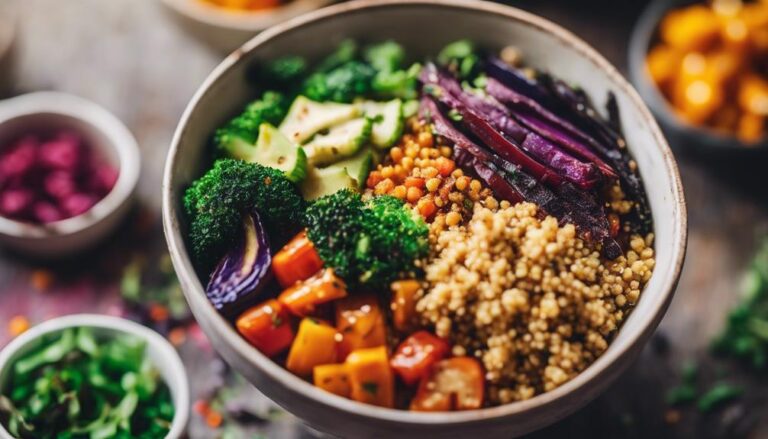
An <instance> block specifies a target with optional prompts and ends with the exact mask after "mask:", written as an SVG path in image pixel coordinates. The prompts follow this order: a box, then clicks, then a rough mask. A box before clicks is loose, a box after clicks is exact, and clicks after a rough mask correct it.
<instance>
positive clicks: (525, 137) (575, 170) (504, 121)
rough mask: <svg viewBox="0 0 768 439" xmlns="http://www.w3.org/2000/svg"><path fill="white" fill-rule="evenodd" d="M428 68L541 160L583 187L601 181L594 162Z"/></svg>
mask: <svg viewBox="0 0 768 439" xmlns="http://www.w3.org/2000/svg"><path fill="white" fill-rule="evenodd" d="M426 69H432V71H431V72H429V74H428V75H427V78H429V79H432V78H435V79H436V80H437V81H436V84H437V85H438V86H440V87H442V88H443V90H446V91H447V92H448V93H450V94H451V95H453V97H455V98H456V99H458V101H460V102H461V103H462V104H463V105H465V106H467V108H469V110H470V111H472V112H474V113H475V114H478V115H481V116H483V117H484V119H485V120H486V121H487V122H488V123H489V124H491V125H492V126H493V127H494V128H495V129H496V130H498V131H499V132H501V134H503V135H504V136H505V137H506V138H507V139H509V140H511V141H514V142H516V144H517V145H519V146H520V147H521V148H522V149H523V150H524V151H525V152H527V153H528V154H529V155H531V156H532V157H533V158H535V159H537V160H538V161H539V162H540V163H542V164H544V165H546V166H548V167H550V168H551V169H552V170H553V171H556V172H557V173H559V174H560V175H562V176H563V177H565V178H566V179H567V180H569V181H571V182H573V183H574V184H576V185H577V186H579V187H580V188H582V189H592V188H593V187H595V185H596V184H597V183H599V182H601V180H602V179H601V175H600V172H599V170H598V168H597V167H596V166H595V165H594V164H592V163H584V162H582V161H580V160H579V159H577V158H576V157H574V156H572V155H570V154H568V153H567V152H565V151H563V150H562V149H560V147H558V146H557V145H556V144H555V143H553V142H551V141H549V140H547V139H544V138H542V137H541V136H539V135H538V134H536V133H535V132H533V131H531V130H530V129H528V128H526V127H523V126H522V125H520V124H519V123H518V122H517V121H515V120H514V119H513V117H512V115H511V114H510V113H509V110H508V109H507V108H506V107H504V106H503V105H501V104H500V103H499V102H498V101H496V100H493V99H492V98H484V97H481V96H478V95H475V94H473V93H470V92H467V91H465V90H463V89H462V87H461V84H459V82H458V81H457V80H456V79H455V78H454V77H452V76H450V75H449V74H447V73H445V72H443V71H438V70H436V69H434V66H427V67H426ZM609 176H611V177H615V174H613V173H612V171H611V173H610V174H609Z"/></svg>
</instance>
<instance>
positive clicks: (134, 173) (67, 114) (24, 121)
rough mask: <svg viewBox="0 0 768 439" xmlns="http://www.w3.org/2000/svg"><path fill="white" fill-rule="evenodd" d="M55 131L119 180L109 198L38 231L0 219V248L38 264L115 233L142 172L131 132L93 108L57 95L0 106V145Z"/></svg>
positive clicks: (34, 226) (43, 94)
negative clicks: (79, 142) (84, 147)
mask: <svg viewBox="0 0 768 439" xmlns="http://www.w3.org/2000/svg"><path fill="white" fill-rule="evenodd" d="M57 129H71V130H74V131H76V132H78V133H79V134H80V135H81V136H82V137H83V139H84V140H85V141H86V142H87V143H88V144H89V145H90V146H91V147H92V148H94V149H95V150H96V153H97V154H98V155H99V156H100V157H102V158H103V159H104V160H106V161H107V162H108V163H110V164H111V165H112V166H114V167H115V168H116V169H118V170H119V176H118V178H117V182H116V183H115V185H114V187H113V188H112V190H111V192H109V194H107V195H106V196H105V197H104V198H103V199H101V200H100V201H99V202H98V203H96V204H95V205H94V206H93V207H92V208H91V209H90V210H88V211H87V212H85V213H83V214H81V215H78V216H75V217H72V218H68V219H65V220H61V221H56V222H52V223H48V224H43V225H37V224H30V223H23V222H19V221H14V220H11V219H8V218H3V217H0V244H4V245H7V246H8V247H10V248H12V249H14V250H16V251H19V252H21V253H25V254H29V255H32V256H36V257H43V258H47V257H58V256H63V255H65V254H69V253H73V252H76V251H79V250H82V249H85V248H87V247H89V246H91V245H93V244H95V243H97V242H98V241H99V240H100V239H102V238H103V237H105V236H106V235H107V234H108V233H109V232H111V231H112V230H114V228H115V227H116V226H117V225H118V224H119V223H120V220H121V219H122V218H123V217H124V216H125V214H126V213H127V212H128V210H129V208H130V202H131V201H132V198H133V193H134V190H135V188H136V184H137V182H138V179H139V169H140V166H141V159H140V156H139V148H138V146H137V144H136V139H135V138H134V137H133V135H132V134H131V133H130V131H128V129H127V128H126V127H125V125H123V123H122V122H120V121H119V120H118V119H117V118H116V117H115V116H113V115H112V114H111V113H109V112H108V111H107V110H105V109H103V108H102V107H100V106H98V105H96V104H94V103H92V102H89V101H87V100H85V99H82V98H79V97H76V96H72V95H67V94H63V93H57V92H39V93H31V94H27V95H23V96H19V97H16V98H12V99H7V100H4V101H0V145H4V144H5V143H6V142H9V141H12V140H13V139H14V138H16V137H17V136H19V135H20V134H24V133H27V132H38V131H40V130H57Z"/></svg>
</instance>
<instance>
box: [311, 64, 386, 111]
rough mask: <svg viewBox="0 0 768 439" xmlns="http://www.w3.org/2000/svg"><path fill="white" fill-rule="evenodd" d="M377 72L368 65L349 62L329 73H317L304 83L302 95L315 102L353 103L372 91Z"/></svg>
mask: <svg viewBox="0 0 768 439" xmlns="http://www.w3.org/2000/svg"><path fill="white" fill-rule="evenodd" d="M375 73H376V72H375V71H374V70H373V69H372V68H371V66H369V65H367V64H363V63H361V62H359V61H349V62H347V63H345V64H342V65H340V66H339V67H336V68H335V69H333V70H331V71H329V72H317V73H314V74H313V75H311V76H310V77H309V78H307V80H306V81H305V83H304V90H303V92H302V94H304V95H305V96H306V97H308V98H310V99H312V100H314V101H320V102H323V101H334V102H345V103H346V102H352V100H353V99H354V98H356V97H359V96H364V95H366V94H368V93H369V92H370V90H371V80H372V79H373V76H374V74H375Z"/></svg>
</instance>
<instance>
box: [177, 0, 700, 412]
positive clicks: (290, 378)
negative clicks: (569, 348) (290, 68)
mask: <svg viewBox="0 0 768 439" xmlns="http://www.w3.org/2000/svg"><path fill="white" fill-rule="evenodd" d="M389 7H398V8H403V7H435V8H449V9H458V10H460V11H467V12H483V13H489V14H491V15H499V16H502V17H504V18H507V19H510V20H515V21H518V22H520V23H522V24H523V25H527V26H530V27H533V28H536V29H538V30H540V31H542V32H546V33H549V34H551V35H553V36H554V37H555V38H557V39H558V40H559V41H560V42H561V43H563V44H565V45H568V46H570V47H571V49H572V50H575V51H576V52H577V53H579V54H580V55H581V56H583V57H586V58H587V59H588V60H589V61H590V62H592V63H593V64H594V65H595V66H596V67H597V68H599V69H601V70H603V71H604V72H606V74H607V75H608V76H609V77H610V78H611V79H612V80H613V81H614V83H615V84H616V86H617V87H618V88H619V89H621V91H622V92H623V93H625V94H626V95H627V96H628V97H629V99H630V100H631V102H632V103H633V105H634V106H635V107H636V108H637V110H638V111H639V113H640V116H641V117H642V118H643V119H644V120H645V121H646V122H647V124H648V126H649V127H650V129H651V131H652V136H653V138H654V139H655V143H656V146H657V150H658V153H659V154H660V155H661V156H662V159H663V162H664V165H665V168H666V169H665V172H666V173H667V175H669V176H670V178H671V180H672V182H673V187H672V188H671V191H672V198H673V199H672V200H671V201H670V202H671V203H673V211H674V217H673V218H672V220H673V221H674V226H673V232H672V235H673V242H672V243H671V253H672V264H671V265H669V266H667V267H664V268H663V271H658V274H657V273H656V272H655V273H654V274H655V275H656V274H657V275H658V276H664V277H663V278H662V281H661V283H660V286H659V288H660V289H662V290H664V291H665V293H664V294H663V295H660V297H659V298H658V299H657V301H656V302H655V303H654V304H653V307H652V308H651V309H649V314H648V317H646V320H647V321H646V322H644V324H643V325H641V329H640V330H639V331H638V333H637V334H633V336H632V337H629V338H627V339H623V340H621V341H622V343H620V344H617V343H616V341H614V342H613V343H612V344H611V347H612V348H613V349H609V350H608V351H606V352H605V353H603V354H602V355H601V356H600V357H599V358H598V359H597V360H596V361H595V362H593V363H592V364H591V365H590V366H589V367H588V368H587V369H586V370H584V371H583V372H581V373H580V374H578V375H577V376H576V377H575V378H573V379H572V380H570V381H568V382H567V383H565V384H563V385H562V386H559V387H557V388H556V389H554V390H551V391H549V392H545V393H543V394H540V395H537V396H535V397H534V398H531V399H528V400H524V401H518V402H514V403H510V404H504V405H501V406H497V407H490V408H483V409H478V410H471V411H460V412H436V413H422V412H411V411H406V410H398V409H391V408H383V407H377V406H373V405H367V404H362V403H359V402H356V401H352V400H349V399H346V398H343V397H340V396H338V395H334V394H331V393H329V392H325V391H323V390H321V389H318V388H317V387H315V386H313V385H312V384H310V383H308V382H306V381H304V380H302V379H301V378H299V377H297V376H295V375H293V374H292V373H290V372H289V371H287V370H286V369H284V368H283V367H281V366H280V365H278V364H277V363H275V362H273V361H272V360H271V359H269V358H268V357H266V356H264V355H263V354H262V353H261V352H259V351H258V350H257V349H254V348H253V347H252V346H251V345H250V344H248V342H247V341H245V339H243V338H242V337H240V336H239V334H238V333H237V332H236V331H235V329H234V328H233V327H232V325H231V324H230V323H229V322H228V321H227V320H226V319H225V318H224V317H222V316H221V315H220V314H219V313H218V312H216V310H215V308H214V307H213V306H212V305H211V304H210V302H209V301H208V300H207V298H206V297H205V294H204V288H203V285H202V284H201V282H200V280H199V279H198V277H197V274H196V272H195V270H194V268H193V266H192V264H191V261H190V259H189V254H188V253H187V252H186V250H185V241H184V238H183V237H182V236H181V230H180V227H179V224H178V218H177V217H176V216H175V214H174V212H176V211H178V209H177V206H176V205H175V204H174V203H173V193H172V192H171V180H172V178H171V176H172V173H173V171H174V170H175V168H176V166H175V163H176V157H177V156H178V152H179V144H180V141H181V138H182V137H183V136H184V134H185V131H186V129H187V126H188V123H189V120H190V117H191V115H192V113H193V112H194V110H195V108H196V107H197V105H198V103H199V102H200V100H201V99H202V98H203V97H204V96H205V94H206V93H207V92H208V90H209V89H210V88H211V87H212V86H213V85H214V84H215V83H216V82H217V81H218V80H219V78H220V77H221V76H222V75H223V74H224V73H225V72H226V71H228V70H229V69H230V68H232V67H233V66H235V65H236V64H238V63H239V62H240V60H241V59H242V58H243V55H244V54H245V53H248V52H249V51H251V50H253V49H254V48H256V47H259V46H261V45H263V44H268V43H269V41H270V40H271V39H273V38H275V37H277V36H278V35H280V34H282V33H284V32H286V31H289V30H293V29H296V28H300V27H303V26H304V25H306V24H309V23H313V22H317V21H321V20H324V19H328V18H331V17H334V16H337V15H345V14H349V13H355V12H360V11H366V12H371V11H375V10H376V9H383V8H389ZM162 192H163V229H164V233H165V236H166V240H167V242H168V246H169V250H170V254H171V258H172V261H173V264H174V267H175V269H176V272H177V274H178V275H179V278H180V280H181V282H182V285H183V286H184V293H185V296H186V297H187V300H190V301H193V302H195V304H196V305H200V306H201V307H202V308H203V312H206V313H207V314H208V317H211V319H210V321H209V323H210V324H211V325H212V327H213V329H214V330H215V331H216V332H217V333H219V335H221V336H222V337H223V338H226V339H227V342H228V343H229V344H230V347H231V348H232V349H233V350H235V351H236V352H237V354H238V355H240V356H241V357H243V358H245V359H246V360H247V361H248V362H249V363H250V364H252V365H254V366H255V367H256V368H258V370H259V372H260V373H262V374H264V375H265V376H266V377H267V378H268V379H270V380H275V381H278V382H280V383H281V384H282V385H283V386H285V387H286V388H287V389H288V390H289V391H290V392H295V393H297V394H300V395H302V397H304V398H306V399H307V400H310V401H312V402H313V403H318V404H322V405H324V406H329V407H331V408H333V409H336V410H338V411H340V412H345V413H347V414H350V415H355V416H363V417H367V418H373V419H378V420H382V421H387V422H393V423H397V424H400V425H434V424H444V425H456V424H465V423H473V422H480V421H488V420H490V419H494V418H502V417H506V416H511V415H520V414H521V413H523V412H531V411H534V410H536V409H539V408H542V407H543V406H547V405H549V404H551V403H552V402H554V401H556V400H558V399H560V398H563V397H565V396H566V395H569V394H571V393H573V392H574V391H576V390H578V389H582V390H583V388H584V387H586V386H587V385H588V384H589V383H592V382H594V381H595V379H596V378H597V377H598V375H600V374H602V373H604V372H606V371H608V370H609V369H611V366H612V365H613V364H614V362H615V361H616V360H617V359H618V358H619V357H621V356H623V355H625V353H626V352H627V351H629V350H630V349H631V348H632V347H633V346H634V345H635V343H636V341H637V339H638V338H640V337H641V336H642V335H644V334H646V333H647V334H648V335H649V334H650V332H651V331H653V330H654V329H655V328H656V327H657V326H658V323H659V322H660V321H661V318H662V317H663V315H664V312H665V311H666V309H667V307H668V306H669V303H670V301H671V299H672V296H673V293H674V290H675V288H676V286H677V282H678V280H679V277H680V272H681V270H682V266H683V261H684V257H685V251H686V245H687V211H686V204H685V199H684V194H683V187H682V182H681V180H680V175H679V172H678V168H677V164H676V162H675V159H674V157H673V155H672V151H671V150H670V148H669V145H668V144H667V142H666V140H665V138H664V136H663V135H662V132H661V130H660V128H659V127H658V125H657V124H656V121H655V119H654V118H653V116H652V115H651V113H650V111H649V110H648V108H647V107H646V106H645V104H644V103H643V101H642V99H641V98H640V96H639V94H638V93H637V92H636V91H635V90H634V88H632V86H631V85H630V84H629V83H628V82H627V81H626V80H625V79H624V78H623V77H622V76H621V75H620V74H619V72H618V70H617V69H616V68H615V67H613V66H612V65H611V64H610V63H609V62H608V61H607V60H606V59H605V58H603V57H602V55H600V54H598V52H597V51H596V50H595V49H593V48H592V47H591V46H589V45H588V44H587V43H586V42H584V41H583V40H581V39H580V38H578V37H576V36H575V35H574V34H572V33H571V32H570V31H567V30H565V29H564V28H562V27H561V26H559V25H556V24H554V23H553V22H551V21H549V20H546V19H544V18H541V17H539V16H536V15H534V14H532V13H529V12H526V11H523V10H520V9H517V8H514V7H511V6H506V5H501V4H496V3H491V2H487V1H480V0H356V1H352V2H349V3H341V4H336V5H332V6H329V7H327V8H323V9H320V10H318V11H314V12H312V13H309V14H305V15H303V16H301V17H297V18H294V19H292V20H289V21H287V22H284V23H281V24H279V25H276V26H273V27H271V28H269V29H267V30H265V31H264V32H262V33H261V34H259V35H257V36H256V37H254V38H253V39H251V40H250V41H248V42H247V43H245V44H244V45H243V46H242V47H241V48H239V49H237V50H235V51H234V52H233V53H232V54H230V55H229V56H228V57H227V58H226V59H224V60H223V61H222V62H221V64H219V65H218V66H217V67H216V68H215V69H214V70H213V71H212V72H211V74H210V75H209V76H208V77H207V78H206V80H205V81H204V82H203V83H202V84H201V86H200V88H198V90H197V92H196V93H195V95H194V96H193V97H192V99H191V100H190V103H189V104H188V106H187V107H186V109H185V111H184V113H183V115H182V117H181V119H180V121H179V125H178V126H177V129H176V132H175V133H174V136H173V140H172V143H171V147H170V149H169V152H168V159H167V160H166V167H165V173H164V176H163V188H162ZM657 270H658V269H657Z"/></svg>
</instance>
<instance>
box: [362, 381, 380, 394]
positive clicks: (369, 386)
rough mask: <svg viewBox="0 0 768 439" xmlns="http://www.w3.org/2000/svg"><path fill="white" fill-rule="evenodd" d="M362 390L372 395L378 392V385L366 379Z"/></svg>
mask: <svg viewBox="0 0 768 439" xmlns="http://www.w3.org/2000/svg"><path fill="white" fill-rule="evenodd" d="M363 390H365V391H366V392H367V393H370V394H371V395H373V396H376V394H377V393H379V385H378V384H377V383H374V382H372V381H366V382H364V383H363Z"/></svg>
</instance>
